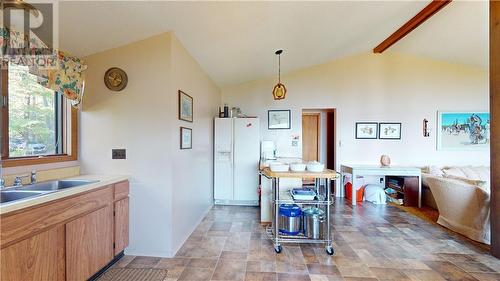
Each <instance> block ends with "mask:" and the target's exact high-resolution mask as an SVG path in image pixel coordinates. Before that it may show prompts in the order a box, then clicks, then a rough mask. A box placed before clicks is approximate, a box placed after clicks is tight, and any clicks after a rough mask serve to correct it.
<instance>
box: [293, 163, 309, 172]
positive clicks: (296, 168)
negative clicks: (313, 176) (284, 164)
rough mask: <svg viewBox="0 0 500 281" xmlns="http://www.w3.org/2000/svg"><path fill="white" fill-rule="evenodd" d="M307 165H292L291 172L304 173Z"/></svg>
mask: <svg viewBox="0 0 500 281" xmlns="http://www.w3.org/2000/svg"><path fill="white" fill-rule="evenodd" d="M306 166H307V165H306V164H304V163H290V171H292V172H303V171H305V170H306Z"/></svg>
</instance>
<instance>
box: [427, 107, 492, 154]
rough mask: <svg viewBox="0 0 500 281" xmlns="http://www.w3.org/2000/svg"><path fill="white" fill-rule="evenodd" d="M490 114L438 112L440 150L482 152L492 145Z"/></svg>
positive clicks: (480, 112)
mask: <svg viewBox="0 0 500 281" xmlns="http://www.w3.org/2000/svg"><path fill="white" fill-rule="evenodd" d="M490 122H491V121H490V114H489V113H488V112H484V111H479V112H472V111H462V112H444V111H439V112H438V125H437V130H436V131H437V134H436V135H437V149H438V150H478V149H479V150H481V149H488V148H489V144H490Z"/></svg>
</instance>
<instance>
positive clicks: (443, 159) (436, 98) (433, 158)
mask: <svg viewBox="0 0 500 281" xmlns="http://www.w3.org/2000/svg"><path fill="white" fill-rule="evenodd" d="M283 63H284V65H285V66H286V60H285V61H283ZM282 81H283V82H284V84H285V85H286V86H287V89H288V92H287V97H286V99H285V100H282V101H274V100H273V98H272V94H271V90H272V88H273V86H274V84H276V78H270V79H265V80H258V81H253V82H248V83H244V84H240V85H234V86H228V87H224V88H223V89H222V96H223V102H224V103H228V104H229V105H230V106H240V107H241V109H242V110H243V112H244V113H247V114H250V115H257V116H259V117H261V118H262V120H263V121H262V122H263V126H262V129H261V134H262V139H273V140H275V141H276V142H277V146H278V156H300V155H301V154H302V149H301V146H298V147H292V146H291V136H292V135H297V134H299V135H300V134H301V132H302V130H301V111H302V109H303V108H314V109H318V108H336V109H337V125H338V128H337V141H338V143H337V165H340V164H345V163H350V164H357V163H365V164H378V163H379V158H380V155H382V154H387V155H390V156H391V158H392V162H393V164H405V165H428V164H484V165H487V164H488V163H489V152H488V151H463V152H456V151H437V150H436V131H435V128H436V122H437V120H436V119H437V111H438V110H451V111H453V110H457V111H460V110H465V111H469V110H474V111H475V110H483V111H487V110H488V108H489V106H488V102H489V99H488V73H487V72H486V71H485V70H482V69H478V68H472V67H468V66H465V65H459V64H450V63H446V62H440V61H433V60H428V59H423V58H417V57H412V56H407V55H401V54H384V55H375V54H362V55H357V56H353V57H348V58H345V59H342V60H338V61H334V62H331V63H327V64H323V65H318V66H314V67H310V68H307V69H302V70H299V71H296V72H293V73H289V74H286V75H284V76H282ZM269 109H291V110H292V129H291V130H282V131H278V130H273V131H269V130H267V125H266V123H267V110H269ZM424 118H427V119H428V120H430V124H432V127H433V128H434V130H433V132H432V136H431V137H430V138H424V137H423V136H422V120H423V119H424ZM358 121H375V122H384V121H385V122H401V123H403V129H402V140H400V141H389V140H356V139H355V134H354V133H355V130H354V124H355V122H358ZM339 143H340V144H341V145H340V146H339Z"/></svg>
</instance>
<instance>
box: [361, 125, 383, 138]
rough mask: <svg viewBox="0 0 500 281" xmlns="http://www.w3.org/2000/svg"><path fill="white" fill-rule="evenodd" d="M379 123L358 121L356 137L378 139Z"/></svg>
mask: <svg viewBox="0 0 500 281" xmlns="http://www.w3.org/2000/svg"><path fill="white" fill-rule="evenodd" d="M377 132H378V123H376V122H357V123H356V139H377Z"/></svg>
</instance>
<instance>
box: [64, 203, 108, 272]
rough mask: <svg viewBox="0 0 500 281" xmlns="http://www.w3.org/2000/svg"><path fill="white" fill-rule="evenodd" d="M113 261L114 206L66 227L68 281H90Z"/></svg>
mask: <svg viewBox="0 0 500 281" xmlns="http://www.w3.org/2000/svg"><path fill="white" fill-rule="evenodd" d="M112 259H113V211H112V206H106V207H104V208H102V209H99V210H97V211H94V212H92V213H90V214H88V215H85V216H83V217H80V218H78V219H76V220H73V221H71V222H69V223H67V224H66V274H67V280H72V281H80V280H87V279H88V278H90V277H91V276H92V275H94V274H95V273H97V272H98V271H99V270H100V269H101V268H103V267H104V266H106V265H107V264H108V263H109V262H110V261H111V260H112Z"/></svg>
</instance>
